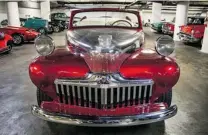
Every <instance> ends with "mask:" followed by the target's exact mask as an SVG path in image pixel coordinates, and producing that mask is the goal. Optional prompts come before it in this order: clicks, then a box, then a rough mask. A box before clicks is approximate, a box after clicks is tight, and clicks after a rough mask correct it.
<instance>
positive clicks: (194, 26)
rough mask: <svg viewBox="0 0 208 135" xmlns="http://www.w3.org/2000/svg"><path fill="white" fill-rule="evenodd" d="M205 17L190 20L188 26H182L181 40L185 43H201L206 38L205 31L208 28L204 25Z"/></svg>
mask: <svg viewBox="0 0 208 135" xmlns="http://www.w3.org/2000/svg"><path fill="white" fill-rule="evenodd" d="M204 20H205V17H195V18H189V19H188V24H187V25H185V26H180V32H179V33H178V35H179V38H180V39H181V40H182V41H183V42H184V43H185V44H188V43H201V44H202V41H203V40H202V39H203V36H204V30H205V27H206V26H207V25H206V24H204Z"/></svg>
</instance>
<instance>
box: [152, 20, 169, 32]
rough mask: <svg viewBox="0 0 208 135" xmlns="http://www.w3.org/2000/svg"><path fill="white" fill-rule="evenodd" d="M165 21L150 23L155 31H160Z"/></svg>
mask: <svg viewBox="0 0 208 135" xmlns="http://www.w3.org/2000/svg"><path fill="white" fill-rule="evenodd" d="M164 23H166V22H157V23H152V24H151V28H152V29H153V30H155V31H157V32H162V26H163V24H164Z"/></svg>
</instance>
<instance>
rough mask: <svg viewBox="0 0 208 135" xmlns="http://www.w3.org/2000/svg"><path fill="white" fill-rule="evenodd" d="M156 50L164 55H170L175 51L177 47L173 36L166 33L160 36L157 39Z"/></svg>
mask: <svg viewBox="0 0 208 135" xmlns="http://www.w3.org/2000/svg"><path fill="white" fill-rule="evenodd" d="M155 48H156V51H157V52H158V53H159V54H160V55H163V56H168V55H170V54H171V53H173V51H174V49H175V43H174V41H173V38H172V37H170V36H168V35H164V36H161V37H159V38H158V39H157V40H156V47H155Z"/></svg>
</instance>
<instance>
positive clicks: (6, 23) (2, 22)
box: [1, 18, 27, 26]
mask: <svg viewBox="0 0 208 135" xmlns="http://www.w3.org/2000/svg"><path fill="white" fill-rule="evenodd" d="M26 20H27V19H26V18H20V26H24V25H25V21H26ZM1 25H2V26H7V25H8V20H7V19H5V20H3V21H1Z"/></svg>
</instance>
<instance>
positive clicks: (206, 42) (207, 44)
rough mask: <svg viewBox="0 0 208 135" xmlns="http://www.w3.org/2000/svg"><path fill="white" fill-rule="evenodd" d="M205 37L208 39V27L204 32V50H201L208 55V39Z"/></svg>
mask: <svg viewBox="0 0 208 135" xmlns="http://www.w3.org/2000/svg"><path fill="white" fill-rule="evenodd" d="M205 37H208V26H207V27H206V28H205V31H204V39H203V42H202V48H201V51H202V52H204V53H208V38H205Z"/></svg>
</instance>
